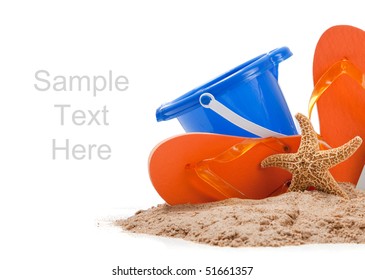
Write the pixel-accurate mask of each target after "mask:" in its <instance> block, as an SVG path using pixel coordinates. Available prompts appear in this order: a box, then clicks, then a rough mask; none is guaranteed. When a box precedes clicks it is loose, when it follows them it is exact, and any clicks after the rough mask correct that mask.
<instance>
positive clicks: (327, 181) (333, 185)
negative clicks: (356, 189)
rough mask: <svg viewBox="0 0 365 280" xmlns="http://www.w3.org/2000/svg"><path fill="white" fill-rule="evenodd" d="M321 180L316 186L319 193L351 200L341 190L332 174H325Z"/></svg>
mask: <svg viewBox="0 0 365 280" xmlns="http://www.w3.org/2000/svg"><path fill="white" fill-rule="evenodd" d="M320 179H321V180H318V181H317V182H316V184H315V186H314V187H315V188H316V189H317V190H318V191H322V192H325V193H329V194H334V195H339V196H342V197H343V198H346V199H349V197H348V195H347V194H346V193H345V192H344V191H343V190H342V189H341V188H340V186H339V185H338V183H337V182H336V180H335V179H334V178H333V177H332V175H331V173H329V172H324V173H323V174H322V176H321V177H320Z"/></svg>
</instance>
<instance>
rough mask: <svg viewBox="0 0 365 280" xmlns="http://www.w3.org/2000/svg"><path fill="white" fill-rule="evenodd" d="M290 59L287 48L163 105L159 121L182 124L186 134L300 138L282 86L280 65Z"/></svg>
mask: <svg viewBox="0 0 365 280" xmlns="http://www.w3.org/2000/svg"><path fill="white" fill-rule="evenodd" d="M291 55H292V53H291V51H290V50H289V49H288V48H287V47H282V48H279V49H275V50H273V51H271V52H269V53H267V54H263V55H260V56H258V57H256V58H254V59H251V60H250V61H247V62H245V63H243V64H241V65H239V66H237V67H235V68H234V69H232V70H230V71H228V72H227V73H225V74H223V75H221V76H219V77H217V78H216V79H214V80H212V81H210V82H208V83H206V84H204V85H202V86H200V87H198V88H196V89H194V90H192V91H189V92H188V93H186V94H184V95H182V96H180V97H179V98H177V99H175V100H174V101H171V102H169V103H165V104H163V105H161V106H160V107H159V108H158V109H157V111H156V119H157V121H166V120H170V119H173V118H177V119H178V120H179V122H180V124H181V125H182V127H183V128H184V130H185V131H186V132H209V133H219V134H228V135H236V136H244V137H269V136H283V135H295V134H297V130H296V128H295V125H294V122H293V119H292V116H291V114H290V111H289V108H288V105H287V103H286V101H285V98H284V96H283V94H282V91H281V89H280V87H279V84H278V65H279V63H280V62H282V61H284V60H285V59H287V58H289V57H290V56H291Z"/></svg>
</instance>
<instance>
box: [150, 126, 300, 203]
mask: <svg viewBox="0 0 365 280" xmlns="http://www.w3.org/2000/svg"><path fill="white" fill-rule="evenodd" d="M299 142H300V136H287V137H280V138H274V137H269V138H243V137H237V136H228V135H219V134H208V133H188V134H183V135H180V136H175V137H172V138H170V139H167V140H165V141H163V142H162V143H160V144H159V145H157V146H156V147H155V148H154V149H153V151H152V152H151V155H150V158H149V174H150V179H151V182H152V184H153V186H154V187H155V189H156V191H157V192H158V193H159V195H160V196H161V197H162V198H163V199H164V200H165V201H166V202H167V203H168V204H170V205H175V204H183V203H204V202H211V201H217V200H222V199H226V198H231V197H237V198H249V199H261V198H266V197H269V196H273V195H278V194H281V193H283V192H285V191H286V190H287V187H286V185H285V184H286V183H287V182H288V181H290V179H291V174H290V173H289V172H287V171H285V170H281V169H276V168H267V169H264V168H261V167H260V164H261V161H262V160H263V159H265V158H266V157H267V156H269V155H272V154H275V153H284V152H296V151H297V150H298V146H299Z"/></svg>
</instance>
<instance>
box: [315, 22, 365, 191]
mask: <svg viewBox="0 0 365 280" xmlns="http://www.w3.org/2000/svg"><path fill="white" fill-rule="evenodd" d="M364 77H365V32H364V31H363V30H361V29H358V28H356V27H353V26H348V25H339V26H333V27H331V28H329V29H328V30H326V31H325V32H324V33H323V34H322V36H321V38H320V39H319V41H318V43H317V46H316V49H315V53H314V60H313V81H314V90H313V93H312V96H311V98H310V102H309V117H310V116H311V113H312V110H313V107H314V105H315V104H317V110H318V118H319V124H320V133H321V135H322V137H323V139H325V140H326V142H327V143H328V144H329V145H330V146H332V147H337V146H340V145H342V144H343V143H345V142H347V141H348V140H349V139H351V138H353V137H355V136H360V137H361V138H362V139H364V140H365V78H364ZM364 163H365V145H364V144H363V145H361V147H360V148H359V152H357V153H355V154H354V155H353V156H352V157H351V158H349V159H348V160H347V161H346V162H343V163H341V164H340V165H337V166H335V167H334V168H333V169H332V170H331V173H332V175H333V176H334V177H335V178H336V180H337V181H342V182H351V183H353V184H355V185H356V184H357V182H358V180H359V177H360V174H361V171H362V169H363V166H364Z"/></svg>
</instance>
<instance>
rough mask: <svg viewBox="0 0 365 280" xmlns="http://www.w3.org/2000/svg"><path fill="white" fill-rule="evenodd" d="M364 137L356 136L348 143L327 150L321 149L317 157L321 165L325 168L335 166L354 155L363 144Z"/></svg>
mask: <svg viewBox="0 0 365 280" xmlns="http://www.w3.org/2000/svg"><path fill="white" fill-rule="evenodd" d="M361 143H362V139H361V137H359V136H356V137H354V138H353V139H351V140H350V141H348V142H347V143H346V144H344V145H342V146H340V147H338V148H334V149H330V150H325V151H319V152H318V153H317V154H316V155H315V158H316V159H318V160H319V161H320V163H321V166H323V167H324V168H330V167H333V166H335V165H337V164H339V163H340V162H343V161H345V160H346V159H348V158H349V157H350V156H352V155H353V154H354V153H355V152H356V150H357V149H358V148H359V147H360V146H361Z"/></svg>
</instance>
